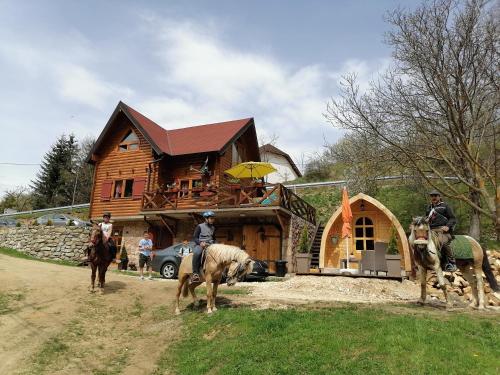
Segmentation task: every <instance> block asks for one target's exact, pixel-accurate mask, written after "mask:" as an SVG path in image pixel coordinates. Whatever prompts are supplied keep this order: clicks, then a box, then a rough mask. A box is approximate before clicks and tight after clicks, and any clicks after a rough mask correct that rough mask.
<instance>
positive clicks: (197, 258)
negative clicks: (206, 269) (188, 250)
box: [193, 245, 203, 275]
mask: <svg viewBox="0 0 500 375" xmlns="http://www.w3.org/2000/svg"><path fill="white" fill-rule="evenodd" d="M201 254H203V248H202V247H201V246H200V245H196V246H195V247H194V250H193V273H196V274H198V275H199V274H200V268H201Z"/></svg>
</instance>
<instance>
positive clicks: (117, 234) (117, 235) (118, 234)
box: [111, 225, 123, 259]
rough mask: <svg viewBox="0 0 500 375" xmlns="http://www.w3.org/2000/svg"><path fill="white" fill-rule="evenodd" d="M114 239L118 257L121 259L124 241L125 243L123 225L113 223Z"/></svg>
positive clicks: (112, 235)
mask: <svg viewBox="0 0 500 375" xmlns="http://www.w3.org/2000/svg"><path fill="white" fill-rule="evenodd" d="M111 237H112V238H113V241H115V245H116V256H115V258H116V259H120V254H121V251H122V243H123V227H120V226H114V225H113V233H112V234H111Z"/></svg>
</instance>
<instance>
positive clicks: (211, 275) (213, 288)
mask: <svg viewBox="0 0 500 375" xmlns="http://www.w3.org/2000/svg"><path fill="white" fill-rule="evenodd" d="M192 264H193V254H189V255H188V256H187V257H184V259H182V262H181V265H180V267H179V276H178V277H179V285H178V287H177V295H176V300H175V313H176V314H177V315H179V314H180V309H179V297H180V295H181V292H182V296H183V297H187V295H188V290H189V292H191V296H192V297H193V303H194V305H195V306H198V303H199V302H198V299H197V298H196V293H195V291H194V289H195V288H196V287H197V286H199V285H200V284H202V283H203V282H204V281H205V282H206V285H207V313H208V314H211V313H212V312H214V311H217V307H215V298H216V297H217V288H218V286H219V284H220V281H221V278H222V274H223V272H224V270H225V269H226V268H227V269H228V271H227V277H226V283H227V285H229V286H232V285H234V284H236V282H237V281H239V280H241V279H243V277H245V275H246V274H248V273H250V272H251V271H252V269H253V261H252V259H250V256H249V255H248V254H247V253H246V252H244V251H243V250H241V249H240V248H239V247H236V246H230V245H224V244H213V245H210V246H208V247H207V248H206V249H205V265H204V268H203V275H201V276H202V277H201V278H200V281H199V282H195V283H189V278H190V276H191V274H192V273H193V268H192Z"/></svg>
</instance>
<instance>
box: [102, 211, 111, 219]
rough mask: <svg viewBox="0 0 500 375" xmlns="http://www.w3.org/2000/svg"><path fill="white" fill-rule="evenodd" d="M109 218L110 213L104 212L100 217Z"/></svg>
mask: <svg viewBox="0 0 500 375" xmlns="http://www.w3.org/2000/svg"><path fill="white" fill-rule="evenodd" d="M106 216H107V217H109V218H110V219H111V212H105V213H103V214H102V217H106Z"/></svg>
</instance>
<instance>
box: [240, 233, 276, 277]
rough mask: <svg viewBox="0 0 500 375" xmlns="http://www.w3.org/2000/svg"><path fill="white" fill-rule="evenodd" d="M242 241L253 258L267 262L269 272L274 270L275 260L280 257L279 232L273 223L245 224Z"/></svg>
mask: <svg viewBox="0 0 500 375" xmlns="http://www.w3.org/2000/svg"><path fill="white" fill-rule="evenodd" d="M243 242H244V246H245V248H246V252H247V253H248V254H249V255H250V256H251V257H252V258H254V259H259V260H264V261H266V262H268V265H269V272H273V273H274V272H276V265H275V262H274V261H276V260H278V259H281V232H280V230H279V229H278V228H276V227H275V226H274V225H245V226H244V227H243Z"/></svg>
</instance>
